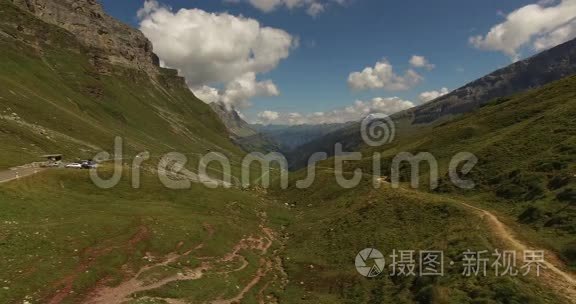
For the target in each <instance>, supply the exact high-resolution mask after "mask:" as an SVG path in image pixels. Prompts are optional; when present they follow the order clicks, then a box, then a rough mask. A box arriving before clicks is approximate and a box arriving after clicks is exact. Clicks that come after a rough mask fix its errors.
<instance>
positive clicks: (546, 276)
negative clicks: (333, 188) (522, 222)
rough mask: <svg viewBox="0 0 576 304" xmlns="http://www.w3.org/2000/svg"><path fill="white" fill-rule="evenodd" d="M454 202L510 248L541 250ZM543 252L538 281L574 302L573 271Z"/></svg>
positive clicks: (492, 216) (491, 218)
mask: <svg viewBox="0 0 576 304" xmlns="http://www.w3.org/2000/svg"><path fill="white" fill-rule="evenodd" d="M319 169H321V170H324V171H332V172H334V173H340V174H344V173H349V174H352V173H353V172H352V173H351V172H343V171H336V170H334V169H333V168H328V167H319ZM362 176H364V177H370V178H372V179H374V178H376V180H378V182H379V183H383V184H390V183H389V182H387V181H385V180H381V177H380V176H375V175H371V174H365V173H363V174H362ZM398 190H400V191H408V190H407V189H404V188H398ZM455 202H456V203H458V204H460V205H462V206H464V207H465V208H467V209H471V210H472V211H474V212H476V213H477V214H479V215H480V216H481V218H482V219H483V220H485V221H486V222H487V223H486V224H487V225H486V226H487V227H489V229H490V230H491V231H492V233H493V234H494V235H495V236H496V237H497V238H498V239H500V241H502V242H503V243H505V244H507V245H508V246H510V249H513V250H515V251H517V252H524V251H529V250H537V251H540V250H542V249H538V248H532V247H530V246H528V245H526V244H525V243H523V242H522V241H520V240H519V239H518V238H516V237H515V236H514V232H513V230H512V229H511V228H509V227H508V226H506V225H505V224H504V223H502V221H500V219H498V217H497V216H496V215H495V214H494V213H492V212H490V211H487V210H485V209H482V208H479V207H476V206H473V205H470V204H468V203H465V202H462V201H460V200H455ZM544 252H545V256H546V258H547V259H545V261H544V263H543V264H544V266H545V269H543V270H542V271H541V272H540V276H539V277H537V279H538V281H539V282H540V283H542V284H543V285H545V286H546V287H548V288H550V289H551V290H554V292H555V293H556V294H557V295H558V296H560V297H562V298H564V299H565V300H567V303H573V304H576V277H575V276H574V274H573V273H571V272H569V271H566V270H563V262H562V261H561V260H560V259H558V257H557V256H556V254H554V253H553V252H550V251H547V250H544ZM517 258H519V257H517Z"/></svg>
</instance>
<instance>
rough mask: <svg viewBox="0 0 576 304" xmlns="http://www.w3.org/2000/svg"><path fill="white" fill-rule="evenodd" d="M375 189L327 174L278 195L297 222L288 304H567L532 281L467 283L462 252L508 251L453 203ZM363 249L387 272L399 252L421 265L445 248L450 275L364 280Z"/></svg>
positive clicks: (290, 234)
mask: <svg viewBox="0 0 576 304" xmlns="http://www.w3.org/2000/svg"><path fill="white" fill-rule="evenodd" d="M299 177H303V175H302V176H299ZM370 185H371V179H370V178H364V180H363V182H362V183H361V186H359V187H357V188H354V189H349V190H346V189H342V188H341V187H339V186H337V185H335V183H334V176H333V174H331V173H330V172H322V173H321V174H320V176H318V177H317V183H315V184H314V186H313V187H311V188H309V189H303V190H299V189H296V188H291V189H289V190H288V191H287V192H278V193H277V194H278V195H279V197H280V200H281V202H283V203H285V204H287V206H288V207H287V209H289V210H290V213H291V214H292V215H293V217H294V219H293V220H292V221H291V223H290V224H289V225H288V226H287V228H286V231H285V238H286V249H285V254H284V255H285V258H284V267H285V269H286V271H287V273H288V276H289V278H290V283H289V285H288V287H287V289H286V292H285V293H284V294H282V295H280V299H281V300H282V301H281V302H282V303H564V302H563V301H564V300H562V299H560V298H557V297H555V296H554V295H553V294H552V292H551V291H550V290H549V289H547V288H544V287H542V286H541V285H539V284H537V283H536V280H535V279H534V278H533V277H530V276H528V277H509V276H504V277H495V276H494V275H493V274H488V276H487V277H477V278H476V277H471V278H467V277H464V276H463V275H462V271H463V268H462V259H463V255H462V253H463V252H465V251H466V250H467V249H470V250H472V251H476V250H477V251H481V250H488V251H489V252H490V251H492V252H493V250H494V249H495V248H506V247H505V246H506V245H505V244H502V243H500V242H499V241H498V240H497V239H495V238H494V237H493V236H492V235H491V233H490V231H489V229H486V223H485V222H484V221H483V219H482V218H481V217H479V216H478V215H476V214H474V213H472V212H470V210H468V209H467V208H464V207H463V206H462V205H460V204H459V203H457V202H456V201H455V200H452V199H449V198H443V197H440V196H436V195H433V194H426V193H421V192H418V191H408V190H394V189H391V188H390V187H389V186H386V187H384V188H383V189H380V190H375V189H372V188H371V186H370ZM364 248H376V249H378V250H380V251H381V252H382V253H383V254H384V256H385V257H386V267H389V266H390V263H391V258H390V255H391V254H392V253H393V251H394V250H396V252H398V250H415V252H416V256H415V257H416V261H418V256H417V254H418V252H419V251H422V250H443V251H444V254H445V271H446V273H445V275H444V276H443V277H426V276H423V277H420V276H401V275H400V276H390V275H389V273H390V272H389V271H388V270H387V271H386V272H385V273H384V274H382V275H380V276H378V277H376V278H373V279H368V278H364V277H362V276H360V275H359V274H358V273H357V272H356V269H355V264H354V258H355V256H356V254H358V252H359V251H360V250H362V249H364ZM451 262H454V264H453V265H452V264H451ZM418 267H419V266H416V269H418Z"/></svg>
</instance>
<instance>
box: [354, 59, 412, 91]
mask: <svg viewBox="0 0 576 304" xmlns="http://www.w3.org/2000/svg"><path fill="white" fill-rule="evenodd" d="M422 79H423V78H422V76H420V74H418V73H417V72H416V71H414V70H412V69H409V70H407V71H406V72H405V73H404V75H403V76H400V75H397V74H396V73H395V72H394V68H393V66H392V65H391V64H390V63H389V62H388V61H387V60H385V59H384V60H381V61H378V62H377V63H376V65H375V66H374V67H367V68H365V69H364V70H362V72H354V73H351V74H350V75H349V76H348V85H349V86H350V87H351V88H353V89H356V90H364V89H385V90H389V91H401V90H408V89H410V88H412V87H413V86H415V85H417V84H418V83H420V81H422Z"/></svg>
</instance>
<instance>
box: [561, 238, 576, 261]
mask: <svg viewBox="0 0 576 304" xmlns="http://www.w3.org/2000/svg"><path fill="white" fill-rule="evenodd" d="M562 254H563V255H564V257H565V258H566V259H567V260H568V264H570V266H576V242H572V243H570V244H568V245H566V247H564V250H562Z"/></svg>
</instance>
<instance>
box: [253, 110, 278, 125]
mask: <svg viewBox="0 0 576 304" xmlns="http://www.w3.org/2000/svg"><path fill="white" fill-rule="evenodd" d="M278 117H280V114H278V112H273V111H264V112H260V113H258V118H259V119H261V120H262V121H263V122H264V123H271V122H273V121H275V120H276V119H278Z"/></svg>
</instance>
